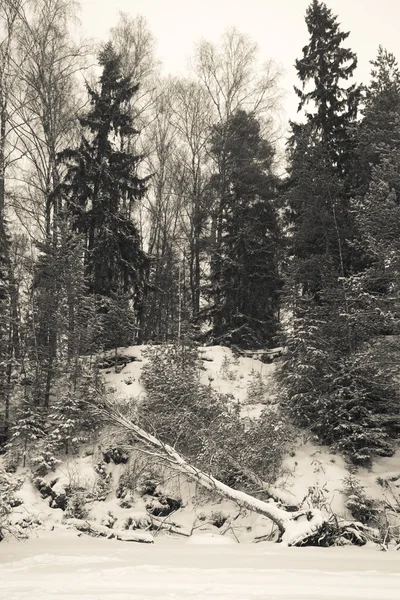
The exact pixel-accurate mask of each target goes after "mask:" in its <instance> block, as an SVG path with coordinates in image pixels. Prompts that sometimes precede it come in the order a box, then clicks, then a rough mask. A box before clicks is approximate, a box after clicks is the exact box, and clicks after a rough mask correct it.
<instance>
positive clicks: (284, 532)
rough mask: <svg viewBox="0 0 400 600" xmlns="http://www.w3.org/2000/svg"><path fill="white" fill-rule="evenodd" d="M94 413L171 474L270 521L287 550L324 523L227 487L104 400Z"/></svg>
mask: <svg viewBox="0 0 400 600" xmlns="http://www.w3.org/2000/svg"><path fill="white" fill-rule="evenodd" d="M95 410H96V412H97V413H100V415H101V416H102V417H103V418H105V420H106V421H109V422H111V423H112V424H114V425H116V426H118V427H120V428H121V427H122V429H123V430H126V431H129V433H130V434H131V435H133V437H134V439H136V441H138V442H140V443H142V444H144V446H145V447H146V448H147V450H145V452H148V453H149V454H151V455H152V456H157V457H159V458H160V459H161V460H164V461H165V462H166V463H167V464H168V465H169V466H170V467H171V468H173V469H174V470H177V471H178V472H180V473H183V474H185V475H187V476H188V477H190V478H191V479H193V480H195V481H196V482H197V483H199V484H200V485H201V486H202V487H204V488H206V489H208V490H210V491H213V492H216V493H217V494H219V495H221V496H223V497H224V498H227V499H229V500H232V501H233V502H235V503H236V504H237V505H238V506H239V507H241V508H245V509H247V510H250V511H252V512H256V513H258V514H260V515H262V516H264V517H267V518H268V519H271V521H273V522H274V523H275V524H276V525H277V527H278V529H279V531H280V537H281V541H282V542H284V543H285V544H287V545H288V546H293V545H296V544H298V543H299V542H300V541H302V540H303V539H305V538H307V537H309V536H311V535H313V534H314V533H316V532H317V531H318V529H319V528H320V527H321V526H322V525H323V524H324V523H325V522H326V520H327V519H326V517H325V516H324V515H323V514H322V513H321V511H320V510H319V509H315V508H314V509H311V510H308V511H304V510H302V511H296V512H290V511H287V510H284V509H282V508H280V507H279V506H278V505H277V504H276V503H274V502H265V501H263V500H259V499H258V498H255V497H254V496H251V495H250V494H247V493H245V492H241V491H238V490H235V489H233V488H231V487H229V486H228V485H226V484H224V483H222V481H219V480H218V479H216V478H215V477H213V476H212V475H209V474H207V473H205V472H204V471H201V470H200V469H198V468H197V467H194V466H193V465H191V464H190V463H188V462H187V460H186V459H185V458H184V457H183V456H182V455H181V454H179V452H177V451H176V450H175V448H173V447H172V446H169V445H168V444H164V443H163V442H162V441H161V440H159V439H158V438H156V437H155V436H153V435H152V434H150V433H148V432H147V431H145V430H144V429H142V428H141V427H139V426H138V425H136V424H135V423H134V422H133V421H131V420H130V419H128V418H127V417H125V416H124V415H123V414H121V413H120V412H119V411H118V409H117V408H116V407H115V406H114V405H112V404H110V403H108V402H107V401H105V400H103V402H102V404H101V405H99V406H97V407H95ZM301 517H305V518H306V522H304V520H303V521H300V520H299V519H300V518H301Z"/></svg>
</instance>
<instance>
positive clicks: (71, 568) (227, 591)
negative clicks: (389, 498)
mask: <svg viewBox="0 0 400 600" xmlns="http://www.w3.org/2000/svg"><path fill="white" fill-rule="evenodd" d="M206 537H208V536H206ZM208 542H209V543H207V544H206V543H202V544H199V545H196V544H193V543H192V544H188V543H187V542H186V543H185V542H182V541H180V542H178V541H176V540H173V539H169V538H160V540H159V543H157V544H154V545H151V546H149V545H144V544H127V543H123V542H118V541H115V540H102V539H93V538H86V537H81V538H79V537H77V536H76V534H73V533H72V532H59V534H58V535H55V534H54V533H53V534H49V533H41V537H39V538H36V539H30V540H28V541H27V542H24V543H18V542H15V541H14V542H10V543H6V544H4V543H2V544H1V546H0V582H1V594H0V596H1V597H2V598H5V599H7V600H28V599H29V600H102V599H104V600H140V599H145V598H153V599H159V600H166V599H175V600H178V599H182V600H183V599H185V600H189V599H191V600H206V599H207V600H217V599H218V600H224V599H225V600H239V599H240V600H252V599H255V598H257V599H259V600H260V599H262V600H267V599H268V600H278V599H279V600H298V599H302V600H339V599H340V600H398V598H399V589H400V553H395V552H392V553H382V552H379V551H377V550H376V549H375V548H374V549H373V548H354V547H348V548H329V549H321V548H283V547H281V546H279V545H274V544H232V545H224V546H223V547H221V546H220V545H216V544H214V543H213V540H212V539H211V538H210V537H208Z"/></svg>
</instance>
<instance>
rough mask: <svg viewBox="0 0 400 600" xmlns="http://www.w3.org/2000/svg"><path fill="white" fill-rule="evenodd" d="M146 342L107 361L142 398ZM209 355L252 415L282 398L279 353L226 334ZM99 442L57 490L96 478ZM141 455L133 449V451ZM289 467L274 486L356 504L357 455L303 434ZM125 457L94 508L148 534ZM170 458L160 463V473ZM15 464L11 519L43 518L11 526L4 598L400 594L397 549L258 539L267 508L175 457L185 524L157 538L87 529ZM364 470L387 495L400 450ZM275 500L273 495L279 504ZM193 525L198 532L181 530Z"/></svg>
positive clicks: (298, 528)
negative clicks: (219, 522)
mask: <svg viewBox="0 0 400 600" xmlns="http://www.w3.org/2000/svg"><path fill="white" fill-rule="evenodd" d="M145 349H146V348H145V347H139V346H135V347H132V348H121V349H120V354H124V355H127V356H132V357H135V358H136V360H135V361H133V362H132V363H128V364H127V365H126V366H125V367H124V368H123V370H122V371H121V372H120V373H115V372H114V369H112V368H111V369H105V370H104V371H103V374H104V378H105V382H106V386H107V388H108V389H109V390H110V392H111V395H112V397H115V398H118V399H123V398H125V399H126V400H129V399H131V398H132V399H138V398H139V400H140V398H141V397H142V395H143V394H144V390H143V387H142V385H141V383H140V375H141V369H142V366H143V364H144V363H145V361H146V354H145ZM201 356H202V357H203V358H205V359H206V360H203V361H202V364H203V366H204V370H203V371H202V372H201V373H202V374H201V378H202V381H203V383H205V384H207V385H208V384H211V385H212V386H213V387H214V388H215V389H216V390H218V391H220V392H224V393H229V394H232V396H233V398H234V401H235V402H237V403H239V405H240V407H241V413H242V416H243V417H257V416H258V415H259V414H260V412H261V411H262V410H263V409H264V408H265V406H266V405H271V404H272V405H273V404H274V403H275V402H276V400H277V398H278V393H277V389H276V384H275V382H274V379H273V376H274V371H275V368H276V367H275V365H274V364H263V363H261V362H260V361H259V360H257V359H255V358H248V357H240V358H236V357H234V355H233V353H232V351H231V350H230V349H228V348H223V347H221V346H215V347H205V348H201ZM254 373H259V374H261V377H262V380H263V382H264V384H265V389H266V391H265V397H263V398H262V399H261V402H259V403H256V404H249V401H248V387H249V384H250V382H251V381H252V378H253V380H254ZM101 443H102V440H101V439H99V440H96V441H95V442H93V445H92V446H90V444H87V445H86V446H85V447H83V449H82V455H81V456H78V457H73V458H70V459H68V460H67V461H64V463H62V464H60V465H59V467H58V469H57V470H56V472H55V473H49V474H48V475H47V476H46V477H45V479H46V480H47V481H51V480H54V479H56V478H58V481H57V483H56V484H55V486H54V490H57V491H59V492H61V491H62V489H63V488H65V487H66V486H68V485H71V484H75V485H78V484H79V486H81V485H82V486H83V487H85V489H87V490H88V491H90V490H93V488H94V486H95V483H96V479H97V477H98V476H97V474H96V473H95V471H94V469H93V466H94V464H95V463H96V462H98V461H99V460H100V459H101V447H100V446H99V447H98V444H100V445H101ZM135 460H137V458H135V457H134V456H132V459H131V462H132V461H133V462H135ZM135 464H136V463H135ZM138 465H139V463H138ZM128 466H129V465H128ZM131 466H132V464H131ZM284 467H285V468H284V474H283V476H282V477H281V478H280V480H279V481H278V482H276V484H275V487H278V488H279V489H280V490H281V489H283V490H285V492H286V494H287V495H288V496H289V498H290V500H289V501H288V502H289V503H293V504H294V503H297V502H301V501H302V500H303V499H304V498H305V497H306V496H307V494H308V493H309V491H310V489H314V490H315V491H316V493H318V490H322V492H323V494H324V495H325V500H326V504H327V505H328V506H331V507H332V509H333V510H334V511H335V512H337V513H338V514H341V515H343V516H345V517H346V516H349V515H346V509H345V500H346V498H345V497H344V495H343V493H342V489H343V480H344V479H345V478H346V477H347V476H348V475H349V465H348V464H347V463H346V461H345V460H344V459H343V457H341V456H340V455H336V454H333V453H332V452H330V450H329V449H328V448H325V447H321V446H317V445H316V444H314V443H313V440H312V439H306V438H305V439H304V440H303V441H300V442H299V444H298V446H297V447H296V448H295V449H294V452H293V453H292V454H291V455H290V456H287V457H286V459H285V462H284ZM125 468H126V465H114V464H113V463H110V464H108V465H106V466H105V470H106V472H107V474H111V475H112V479H111V489H110V493H109V494H108V495H107V497H106V499H105V501H94V502H92V503H90V506H88V508H89V515H88V520H90V522H91V523H92V525H93V527H95V528H97V529H101V528H105V525H106V524H107V521H109V520H110V519H111V520H113V521H115V523H114V525H113V527H114V530H115V531H116V532H118V533H119V536H118V537H119V538H120V540H121V539H122V538H126V540H132V539H133V538H135V537H141V536H144V537H146V536H148V534H147V533H146V531H145V529H146V520H147V519H148V514H147V512H146V504H147V503H148V501H149V498H147V497H146V496H144V497H141V496H139V495H136V496H135V497H133V496H132V497H131V496H129V498H128V499H129V503H130V507H128V508H126V507H122V506H121V502H120V500H119V499H118V498H117V497H116V495H115V491H116V489H117V486H118V480H119V477H120V475H121V474H122V473H123V471H124V470H125ZM138 468H139V466H138ZM163 468H164V467H160V474H161V475H162V473H163V472H162V469H163ZM139 470H140V469H139ZM17 474H18V475H19V476H20V475H21V476H25V481H24V484H23V486H22V488H21V489H20V490H19V491H18V492H17V496H18V497H19V498H20V499H21V500H23V504H22V505H20V506H18V507H16V508H15V509H14V513H13V519H12V521H13V522H19V521H21V519H23V518H24V517H25V516H26V515H31V516H34V517H36V518H37V520H38V521H40V522H41V523H43V525H42V526H40V524H39V525H36V524H35V525H34V526H32V528H31V530H30V531H28V533H29V535H30V536H31V539H29V540H27V541H24V542H20V543H18V542H17V541H15V540H12V538H10V540H8V541H3V542H2V543H1V544H0V599H1V600H2V598H3V597H4V598H7V600H28V599H29V600H56V599H57V600H77V599H78V600H102V599H103V598H104V600H128V599H129V600H136V599H141V598H156V599H157V598H158V599H167V598H168V599H172V598H174V599H179V598H182V599H188V600H190V599H192V600H200V599H201V600H203V599H207V598H210V599H222V600H223V599H229V600H236V599H239V598H240V599H245V600H246V599H248V600H252V599H253V598H258V599H262V600H264V599H265V600H267V599H268V600H274V599H279V600H297V599H299V598H302V599H304V600H336V599H339V598H340V599H341V600H350V599H351V600H357V599H359V600H361V599H363V600H369V599H370V600H392V599H396V600H398V598H399V597H400V594H399V589H400V552H394V551H391V552H387V553H384V552H381V551H379V548H378V547H377V546H372V545H371V547H365V548H357V547H345V548H329V549H319V548H287V547H284V545H283V544H278V545H277V544H272V543H270V542H267V543H266V542H263V543H258V544H253V543H251V542H253V541H254V540H255V539H256V538H259V537H262V536H264V537H265V536H268V535H270V534H271V531H272V530H273V529H274V526H273V524H272V523H271V521H270V520H268V519H266V518H264V517H263V516H261V515H257V514H256V513H254V512H251V511H248V510H246V509H242V510H240V509H239V506H238V504H237V503H234V502H232V501H229V500H227V499H223V498H221V497H219V496H218V495H216V494H215V493H213V492H212V491H206V490H204V489H203V488H201V487H200V486H199V485H198V484H196V483H195V482H193V481H191V480H188V479H187V477H185V476H184V475H182V474H174V475H173V476H171V474H169V473H168V472H167V469H166V472H165V477H161V478H160V479H161V480H162V484H161V485H160V491H161V492H162V493H163V494H166V495H169V496H170V497H171V498H179V499H180V500H182V501H183V507H182V508H181V509H179V510H178V511H177V512H174V513H172V515H171V516H170V517H167V520H166V522H170V523H174V524H175V526H177V527H180V528H181V531H182V534H183V535H180V536H175V537H172V536H171V535H169V534H168V533H161V532H159V531H153V536H154V544H143V543H140V544H139V543H134V544H131V543H128V542H127V541H120V540H117V539H112V540H111V539H103V538H91V537H88V536H87V535H85V534H83V533H80V534H79V535H78V532H77V531H76V529H75V528H74V526H73V521H72V520H71V519H69V520H67V521H65V519H64V513H63V511H62V510H61V509H53V508H50V507H49V499H48V498H47V499H42V498H41V497H40V495H39V493H38V491H37V490H36V489H35V487H34V486H33V485H32V482H31V481H30V479H29V476H28V475H27V472H26V470H25V472H22V470H21V469H20V470H19V471H18V473H17ZM356 477H357V478H358V479H359V480H360V482H361V484H362V485H363V486H365V488H366V492H367V494H368V495H370V496H372V497H374V498H381V499H382V498H384V495H385V493H388V492H385V490H384V489H383V488H382V486H381V485H379V481H378V478H387V477H391V478H392V481H391V486H392V487H393V489H395V490H396V491H397V492H398V491H399V488H400V450H399V451H398V452H397V453H396V455H395V456H393V457H391V458H380V459H377V460H376V461H375V462H374V465H373V467H372V468H371V469H370V470H367V469H358V471H357V473H356ZM397 477H398V479H396V478H397ZM237 497H238V500H239V501H241V500H242V501H243V500H244V499H245V495H244V494H243V493H241V492H237ZM260 502H261V501H260ZM261 504H263V503H261ZM271 509H276V507H274V506H273V505H271ZM216 514H218V515H222V516H223V517H226V518H227V519H228V520H227V521H226V524H224V525H223V526H222V527H221V528H218V527H217V526H216V525H215V515H216ZM128 518H130V519H133V520H134V521H135V522H136V523H140V527H141V528H142V529H140V530H135V531H132V529H129V530H126V529H124V527H125V524H126V522H127V519H128ZM315 519H316V521H317V519H318V513H317V511H316V513H315ZM225 525H226V527H225ZM304 527H309V523H308V522H307V521H306V520H305V519H299V520H298V521H296V522H294V523H293V524H292V526H291V527H290V528H289V529H290V530H289V531H288V532H287V535H286V538H287V539H286V542H287V543H290V541H291V540H292V539H295V538H296V537H298V536H299V535H301V533H302V529H303V528H304ZM110 531H112V530H110ZM191 531H193V535H192V536H191V537H189V538H188V537H184V534H187V532H189V533H190V532H191ZM135 532H136V533H135ZM289 538H290V539H289Z"/></svg>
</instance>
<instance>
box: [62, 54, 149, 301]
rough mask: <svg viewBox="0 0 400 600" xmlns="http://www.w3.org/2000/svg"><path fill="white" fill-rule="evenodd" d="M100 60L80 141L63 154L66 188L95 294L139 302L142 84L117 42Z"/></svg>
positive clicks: (100, 56) (83, 121)
mask: <svg viewBox="0 0 400 600" xmlns="http://www.w3.org/2000/svg"><path fill="white" fill-rule="evenodd" d="M99 64H100V66H101V67H102V68H103V72H102V74H101V76H100V79H99V85H98V87H97V88H92V87H90V86H88V93H89V97H90V109H89V111H88V112H87V113H86V114H85V115H84V116H83V117H81V118H80V124H81V127H82V138H81V143H80V146H79V148H78V149H69V150H66V151H64V152H63V153H62V154H61V157H60V158H61V160H62V161H63V162H64V163H65V165H66V167H67V174H66V177H65V179H64V181H63V183H62V185H61V192H62V194H63V196H64V200H65V204H66V207H67V210H68V213H69V214H70V216H71V217H72V220H73V227H74V229H75V230H76V231H77V232H79V233H81V234H82V235H83V237H84V243H85V263H86V276H87V280H88V286H89V291H90V293H92V294H94V295H98V296H111V295H112V294H113V293H114V294H119V293H123V294H126V293H131V295H133V296H135V297H136V300H137V301H139V300H140V293H141V289H142V286H143V281H142V279H143V269H144V264H145V256H144V254H143V252H142V250H141V242H140V237H139V233H138V230H137V227H136V225H135V224H134V222H133V220H132V212H133V207H134V204H135V202H136V201H137V200H138V199H140V198H141V197H142V196H143V194H144V192H145V189H146V182H145V180H144V179H142V178H140V177H139V176H138V174H137V169H138V163H139V161H140V156H137V155H135V154H134V153H133V139H134V137H135V135H136V134H137V133H138V132H137V131H136V130H135V128H134V125H133V119H132V113H131V111H130V110H129V105H130V103H131V100H132V98H133V97H134V95H135V92H136V90H137V87H138V86H137V85H133V84H132V82H131V80H130V79H129V78H128V77H123V76H122V71H121V61H120V57H119V56H118V54H116V52H115V50H114V48H113V46H112V44H110V43H109V44H107V45H106V46H105V47H104V49H103V50H102V52H100V55H99Z"/></svg>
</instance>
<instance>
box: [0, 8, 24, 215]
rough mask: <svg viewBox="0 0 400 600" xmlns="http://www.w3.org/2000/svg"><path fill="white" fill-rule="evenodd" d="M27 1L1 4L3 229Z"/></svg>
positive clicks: (0, 201)
mask: <svg viewBox="0 0 400 600" xmlns="http://www.w3.org/2000/svg"><path fill="white" fill-rule="evenodd" d="M23 6H24V0H3V1H2V2H1V4H0V36H1V37H0V227H1V226H2V224H3V217H4V208H5V179H6V168H7V166H9V165H10V162H11V160H12V155H13V150H14V146H13V144H12V143H11V141H10V136H11V134H12V130H13V127H12V107H11V106H10V97H12V94H13V91H14V87H15V79H16V74H17V69H15V42H16V36H17V31H18V26H19V18H20V12H21V10H22V8H23Z"/></svg>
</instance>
